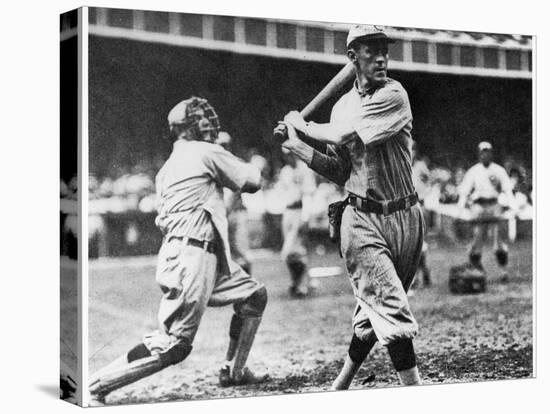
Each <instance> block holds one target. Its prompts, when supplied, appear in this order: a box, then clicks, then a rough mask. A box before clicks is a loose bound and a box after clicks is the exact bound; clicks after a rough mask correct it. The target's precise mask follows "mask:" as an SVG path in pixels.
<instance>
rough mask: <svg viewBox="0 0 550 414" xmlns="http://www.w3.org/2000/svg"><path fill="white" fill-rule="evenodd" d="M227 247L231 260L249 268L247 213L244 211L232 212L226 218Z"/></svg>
mask: <svg viewBox="0 0 550 414" xmlns="http://www.w3.org/2000/svg"><path fill="white" fill-rule="evenodd" d="M227 226H228V236H229V246H230V250H231V257H232V259H233V260H234V261H235V262H236V263H238V264H239V266H242V267H245V266H250V259H249V257H248V251H249V250H250V247H249V234H248V213H247V212H246V210H236V211H232V212H230V213H229V214H228V216H227Z"/></svg>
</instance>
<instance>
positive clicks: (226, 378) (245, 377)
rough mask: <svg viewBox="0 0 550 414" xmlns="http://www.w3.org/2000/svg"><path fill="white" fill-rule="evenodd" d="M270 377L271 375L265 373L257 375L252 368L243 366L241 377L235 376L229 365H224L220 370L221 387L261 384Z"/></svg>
mask: <svg viewBox="0 0 550 414" xmlns="http://www.w3.org/2000/svg"><path fill="white" fill-rule="evenodd" d="M268 379H269V375H267V374H263V375H256V374H254V373H253V372H252V371H251V370H250V369H248V368H246V367H245V368H243V370H242V374H241V375H240V376H239V378H238V379H237V378H235V377H234V376H233V375H231V373H230V368H229V367H227V366H226V367H223V368H222V369H221V370H220V374H219V381H220V386H221V387H224V388H225V387H232V386H239V385H252V384H260V383H262V382H265V381H267V380H268Z"/></svg>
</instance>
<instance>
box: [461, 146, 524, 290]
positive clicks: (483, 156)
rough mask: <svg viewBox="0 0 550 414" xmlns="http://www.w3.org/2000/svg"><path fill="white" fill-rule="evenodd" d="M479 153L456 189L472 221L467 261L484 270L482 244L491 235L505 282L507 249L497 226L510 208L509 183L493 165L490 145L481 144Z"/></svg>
mask: <svg viewBox="0 0 550 414" xmlns="http://www.w3.org/2000/svg"><path fill="white" fill-rule="evenodd" d="M478 151H479V152H478V155H479V162H478V163H477V164H475V165H474V166H473V167H471V168H470V169H469V170H468V171H467V172H466V175H465V176H464V180H463V181H462V183H461V185H460V188H459V194H460V198H459V201H458V205H459V208H460V209H461V210H462V211H464V210H465V208H466V207H469V214H468V213H465V214H466V215H467V216H469V217H470V219H471V220H473V221H474V225H473V229H474V240H473V243H472V247H471V248H470V256H469V259H470V263H471V265H472V266H474V267H475V268H477V269H479V270H483V264H482V263H481V255H482V252H483V241H484V238H485V235H486V234H487V232H490V233H491V234H492V238H493V243H494V250H495V256H496V259H497V263H498V265H499V266H500V268H501V272H502V273H501V276H500V279H501V281H502V282H507V281H508V246H507V245H506V243H505V242H504V240H503V238H502V231H501V229H500V227H501V226H500V223H501V219H502V214H503V212H504V209H505V208H510V207H513V200H514V195H513V194H512V183H511V181H510V178H509V177H508V174H507V173H506V170H505V169H504V168H503V167H501V166H500V165H498V164H496V163H494V162H493V146H492V145H491V144H490V143H489V142H486V141H483V142H480V143H479V145H478ZM463 214H464V213H463Z"/></svg>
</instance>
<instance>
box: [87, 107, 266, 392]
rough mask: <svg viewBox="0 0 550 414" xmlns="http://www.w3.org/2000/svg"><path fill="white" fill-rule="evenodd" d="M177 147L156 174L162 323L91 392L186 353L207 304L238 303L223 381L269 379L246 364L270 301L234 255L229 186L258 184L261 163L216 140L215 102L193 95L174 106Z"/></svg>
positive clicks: (96, 378)
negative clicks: (228, 212) (228, 209)
mask: <svg viewBox="0 0 550 414" xmlns="http://www.w3.org/2000/svg"><path fill="white" fill-rule="evenodd" d="M168 123H169V127H170V132H171V136H172V138H173V139H174V141H175V142H174V148H173V151H172V154H171V155H170V157H169V159H168V160H167V161H166V163H165V164H164V165H163V167H162V168H161V170H160V171H159V173H158V174H157V177H156V191H157V196H158V204H159V205H158V216H157V219H156V221H155V222H156V224H157V226H158V227H159V228H160V230H161V231H162V233H163V234H164V239H163V243H162V246H161V248H160V251H159V255H158V264H157V273H156V280H157V282H158V283H159V285H160V288H161V290H162V292H163V297H162V299H161V303H160V308H159V313H158V319H159V323H160V328H159V330H158V331H155V332H152V333H150V334H148V335H145V336H144V338H143V341H142V342H140V343H139V344H138V345H136V346H135V347H134V348H132V349H131V350H130V351H128V352H127V353H125V354H124V355H122V356H121V357H120V358H119V359H117V360H116V361H114V362H113V363H111V364H110V365H109V366H107V367H106V368H104V369H102V370H100V371H99V372H98V373H96V374H95V375H93V376H92V378H91V380H90V393H91V396H92V400H95V401H96V402H102V400H103V399H104V397H105V395H107V394H108V393H110V392H111V391H113V390H115V389H117V388H120V387H122V386H125V385H128V384H130V383H132V382H134V381H137V380H139V379H141V378H143V377H146V376H148V375H151V374H153V373H155V372H157V371H160V370H162V369H163V368H165V367H167V366H169V365H173V364H177V363H179V362H181V361H183V360H184V359H185V358H186V357H187V356H188V355H189V353H190V352H191V349H192V343H193V339H194V337H195V334H196V332H197V329H198V327H199V323H200V320H201V317H202V314H203V313H204V311H205V309H206V307H207V306H224V305H229V304H233V306H234V311H235V312H234V314H233V317H232V320H231V326H230V334H229V336H230V341H229V348H228V350H227V355H226V363H225V366H224V367H222V369H221V371H220V385H222V386H229V385H239V384H248V383H255V382H259V381H263V380H264V379H265V378H266V377H263V376H262V377H259V376H255V375H254V374H253V373H252V372H251V371H250V370H249V369H248V368H246V367H245V364H246V361H247V358H248V354H249V351H250V349H251V346H252V343H253V341H254V336H255V334H256V331H257V329H258V326H259V324H260V321H261V317H262V314H263V311H264V308H265V306H266V303H267V292H266V289H265V287H264V285H263V284H262V283H261V282H259V281H258V280H256V279H253V278H252V277H251V276H250V275H249V274H247V273H246V272H245V271H244V270H243V269H242V268H241V267H240V266H238V265H237V264H236V263H235V262H234V261H233V260H232V259H231V257H230V255H229V243H228V240H227V239H228V237H227V219H226V214H225V206H224V201H223V187H228V188H229V189H231V190H233V191H245V192H255V191H257V190H258V189H259V186H260V180H261V177H260V171H258V169H257V168H255V167H253V166H252V165H250V164H246V163H244V162H242V161H241V160H239V159H238V158H236V157H235V156H233V155H232V154H231V153H229V152H228V151H226V150H224V149H223V148H222V147H221V146H219V145H215V144H214V143H213V142H214V140H215V139H216V137H217V135H218V132H219V129H220V127H219V121H218V117H217V115H216V112H215V111H214V108H212V106H210V104H209V103H208V102H207V101H206V100H205V99H201V98H196V97H192V98H190V99H187V100H184V101H182V102H180V103H179V104H177V105H176V106H175V107H174V108H173V109H172V110H171V111H170V113H169V114H168Z"/></svg>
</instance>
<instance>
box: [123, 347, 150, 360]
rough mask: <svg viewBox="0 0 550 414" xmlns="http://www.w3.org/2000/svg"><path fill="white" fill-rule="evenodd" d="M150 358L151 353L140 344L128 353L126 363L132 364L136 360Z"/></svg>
mask: <svg viewBox="0 0 550 414" xmlns="http://www.w3.org/2000/svg"><path fill="white" fill-rule="evenodd" d="M150 356H151V351H149V349H148V348H147V347H146V346H145V345H144V344H143V343H140V344H138V345H136V346H135V347H133V348H132V349H131V350H130V351H128V362H134V361H135V360H137V359H141V358H147V357H150Z"/></svg>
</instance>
